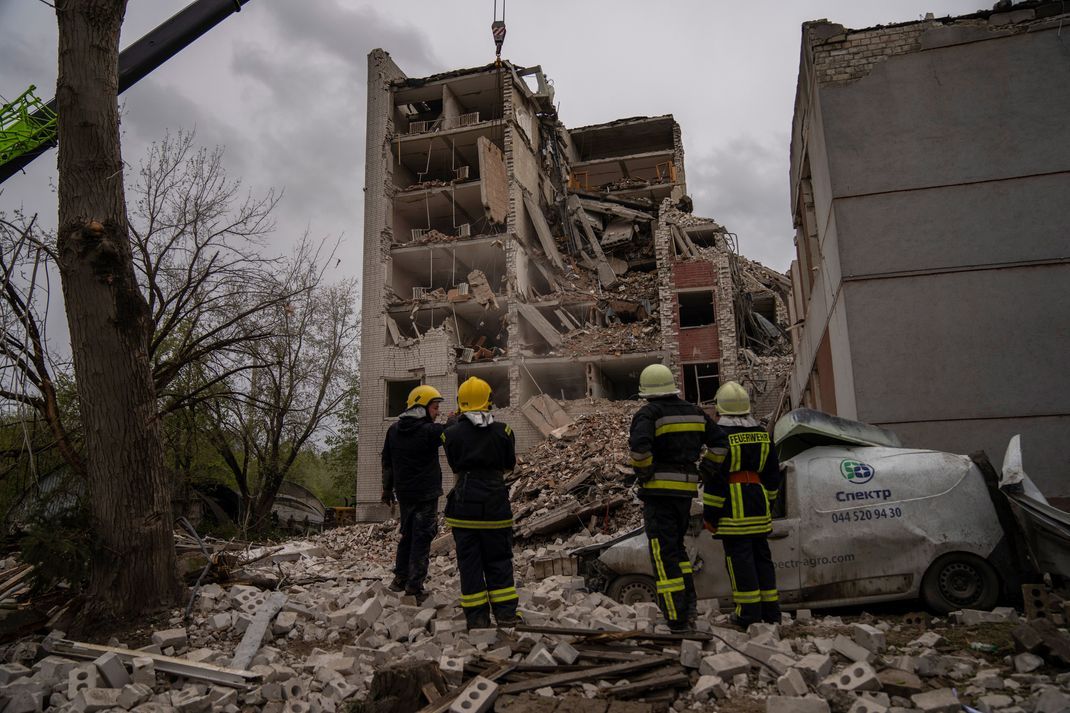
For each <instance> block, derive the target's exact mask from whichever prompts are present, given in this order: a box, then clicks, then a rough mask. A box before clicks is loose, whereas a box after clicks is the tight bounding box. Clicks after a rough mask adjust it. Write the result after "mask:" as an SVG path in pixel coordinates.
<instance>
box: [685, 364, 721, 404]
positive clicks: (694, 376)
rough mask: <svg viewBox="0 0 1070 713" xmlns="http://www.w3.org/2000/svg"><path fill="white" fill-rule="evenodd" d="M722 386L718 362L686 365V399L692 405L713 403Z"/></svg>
mask: <svg viewBox="0 0 1070 713" xmlns="http://www.w3.org/2000/svg"><path fill="white" fill-rule="evenodd" d="M720 385H721V381H720V374H719V370H718V368H717V362H709V363H706V364H684V398H685V399H687V400H688V401H690V402H691V403H693V404H701V403H709V402H712V401H713V399H714V397H715V396H716V395H717V387H718V386H720Z"/></svg>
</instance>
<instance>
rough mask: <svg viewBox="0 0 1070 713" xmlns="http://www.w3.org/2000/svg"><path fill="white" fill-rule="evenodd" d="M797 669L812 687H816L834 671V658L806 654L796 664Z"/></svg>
mask: <svg viewBox="0 0 1070 713" xmlns="http://www.w3.org/2000/svg"><path fill="white" fill-rule="evenodd" d="M795 668H797V669H799V673H801V674H802V676H803V678H804V679H805V680H806V682H807V683H809V684H810V685H811V686H816V685H817V684H818V682H819V681H821V680H822V679H823V678H825V677H826V676H828V675H829V673H830V672H831V671H832V657H831V656H829V655H828V654H806V656H803V657H802V658H801V659H799V660H798V661H796V662H795Z"/></svg>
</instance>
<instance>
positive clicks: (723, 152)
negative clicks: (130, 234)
mask: <svg viewBox="0 0 1070 713" xmlns="http://www.w3.org/2000/svg"><path fill="white" fill-rule="evenodd" d="M186 4H188V2H187V1H186V0H130V4H129V8H128V10H127V17H126V22H125V25H124V29H123V41H122V46H123V47H125V46H127V45H128V44H130V43H131V42H133V41H134V40H136V39H137V38H138V37H140V36H141V35H143V34H144V33H146V32H147V31H149V30H150V29H152V28H153V27H155V26H156V25H157V24H159V23H160V22H162V21H164V20H165V19H166V18H168V17H170V16H171V15H172V14H174V13H175V12H177V11H178V10H179V9H181V8H182V7H184V6H185V5H186ZM990 6H991V4H989V5H987V6H986V7H990ZM980 7H981V6H980V5H979V4H978V2H977V0H966V1H955V0H896V1H895V2H890V1H886V2H867V1H866V0H797V1H789V0H783V1H782V2H760V1H759V2H747V3H740V2H736V3H727V2H721V1H719V0H665V1H663V2H652V1H651V0H642V1H632V0H570V1H569V2H564V1H563V0H513V1H512V2H510V3H508V6H507V14H506V22H507V27H508V37H507V38H506V41H505V48H504V52H503V56H504V57H506V58H507V59H509V60H511V61H512V62H514V63H516V64H518V65H523V66H530V65H534V64H540V65H542V68H543V71H544V72H545V73H546V74H547V75H548V76H549V77H550V78H551V79H552V81H553V82H554V85H555V89H556V100H557V102H558V103H559V105H560V106H559V110H560V116H561V119H562V120H563V121H564V122H565V124H566V125H567V126H570V127H575V126H583V125H587V124H595V123H601V122H607V121H612V120H613V119H617V118H623V117H630V116H641V115H648V116H653V115H658V114H673V115H675V117H676V119H677V121H679V122H680V124H681V125H682V127H683V136H684V147H685V151H686V168H687V183H688V192H689V193H690V194H691V196H692V197H693V198H694V201H695V212H696V214H698V215H702V216H707V217H711V218H713V219H715V220H717V221H718V222H720V223H722V224H724V225H725V226H726V227H727V228H728V229H729V230H731V231H733V232H735V233H737V234H738V235H739V245H740V250H741V252H742V253H743V254H744V255H746V256H747V257H750V258H752V259H757V260H760V261H761V262H763V263H765V264H767V265H770V266H772V267H774V268H776V269H778V270H786V269H787V268H788V265H789V263H790V262H791V260H792V258H793V255H794V249H793V247H792V235H793V229H792V225H791V216H790V211H789V203H788V137H789V133H790V127H791V120H792V107H793V101H794V96H795V83H796V79H797V76H798V65H799V44H800V25H801V23H802V22H803V21H805V20H813V19H820V18H827V19H829V20H831V21H833V22H838V23H840V24H843V25H845V26H847V27H853V28H862V27H870V26H873V25H877V24H886V23H892V22H905V21H910V20H917V19H919V18H921V17H923V16H924V14H925V13H926V12H933V13H934V14H935V15H936V16H937V17H942V16H945V15H961V14H965V13H969V12H973V11H975V10H977V9H979V8H980ZM493 9H494V5H493V0H479V2H475V1H473V0H438V1H437V2H431V1H429V0H408V1H407V2H406V1H403V0H393V1H392V2H376V3H371V2H361V1H360V0H250V2H249V3H248V4H247V5H246V6H245V9H244V10H242V12H241V13H240V14H238V15H234V16H232V17H230V18H228V19H227V20H225V21H224V22H223V23H222V24H221V25H219V26H217V27H216V28H215V29H214V30H212V31H211V32H209V34H207V35H205V36H204V37H202V38H201V39H199V40H198V41H197V42H196V43H194V44H193V45H192V46H190V47H188V48H187V49H186V50H184V51H183V52H182V53H181V54H180V55H178V56H177V57H174V58H173V59H171V60H170V61H169V62H168V63H167V64H165V65H164V66H163V67H161V68H160V69H158V70H156V72H154V73H153V74H152V75H150V76H149V77H147V78H145V79H143V80H141V82H140V83H139V84H138V85H137V86H135V87H134V88H133V89H131V90H129V91H127V92H126V93H125V94H124V95H123V96H122V97H121V98H120V100H121V101H122V102H123V104H124V113H123V131H124V138H123V156H124V159H125V160H126V161H127V162H128V164H136V162H137V160H138V159H139V158H140V157H141V156H142V155H144V152H145V148H146V146H147V145H148V143H149V142H151V141H153V140H155V139H158V138H160V137H161V136H163V134H164V132H165V131H167V130H168V129H171V130H172V131H174V130H177V129H194V128H195V129H196V132H197V139H198V142H199V143H201V144H205V145H216V144H222V145H224V146H226V166H227V168H228V170H229V172H230V174H231V175H232V176H235V177H241V178H242V179H243V180H244V182H245V184H246V185H247V186H249V187H250V188H252V189H253V190H254V191H263V190H266V189H267V188H269V187H271V186H274V187H277V188H281V189H283V190H284V191H285V198H284V200H283V203H282V205H281V206H280V208H279V209H278V213H277V218H278V225H279V229H278V232H277V234H276V240H277V243H278V246H279V252H284V251H285V248H286V246H287V245H289V244H290V242H291V241H292V238H293V236H295V235H299V234H301V233H302V232H303V231H304V230H305V228H306V227H307V228H308V229H309V230H310V231H311V233H312V234H313V235H314V236H339V235H341V236H343V239H342V246H341V254H340V257H341V258H342V263H341V267H340V269H341V270H342V271H344V273H345V274H349V275H356V276H359V275H360V261H361V253H362V250H361V241H362V225H363V193H362V188H363V183H364V156H363V152H364V131H365V98H366V91H365V83H366V74H367V71H366V67H367V54H368V52H369V51H370V50H372V49H373V48H375V47H382V48H383V49H385V50H387V51H388V52H389V53H390V54H391V56H392V57H393V58H394V61H395V62H397V64H398V65H399V66H400V67H401V68H402V70H403V71H405V72H406V73H407V74H408V75H409V76H410V77H419V76H426V75H428V74H433V73H436V72H442V71H447V70H450V69H456V68H460V67H474V66H480V65H483V64H486V63H487V62H490V61H492V60H493V59H494V45H493V41H492V39H491V34H490V29H489V28H490V23H491V21H492V19H493ZM55 55H56V23H55V16H54V11H53V10H52V9H51V8H50V7H49V6H48V5H46V4H45V3H44V2H43V1H42V0H0V95H2V96H3V97H6V98H7V99H9V100H10V99H12V98H14V97H16V96H18V95H19V94H20V93H21V92H22V91H23V90H24V89H25V88H26V87H27V86H28V85H29V84H36V85H37V86H38V87H39V92H38V93H39V95H40V96H41V97H42V98H44V99H47V98H50V97H51V96H52V95H53V94H54V89H55V80H56V57H55ZM55 164H56V156H55V152H54V151H53V152H50V153H49V154H47V155H45V156H43V157H41V158H40V159H38V160H37V162H36V163H35V164H33V165H31V167H30V168H28V169H27V172H26V174H24V175H18V176H15V177H13V178H11V179H9V180H8V181H7V183H5V184H4V185H3V186H0V190H2V191H3V193H2V194H0V210H10V209H11V208H13V207H17V206H19V205H22V206H24V207H25V208H26V209H28V210H30V211H36V212H40V213H41V216H42V218H43V219H44V220H45V222H46V223H47V224H49V225H52V224H54V223H55V212H56V207H55V195H54V192H53V191H52V186H53V185H54V174H55ZM874 170H878V167H875V169H874Z"/></svg>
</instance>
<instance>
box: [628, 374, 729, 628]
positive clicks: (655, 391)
mask: <svg viewBox="0 0 1070 713" xmlns="http://www.w3.org/2000/svg"><path fill="white" fill-rule="evenodd" d="M679 393H680V392H679V390H677V388H676V384H675V382H674V381H673V375H672V372H671V371H670V370H669V368H668V367H666V366H665V365H663V364H651V365H650V366H648V367H646V368H645V369H643V371H642V373H641V374H640V375H639V396H640V397H642V398H644V399H646V403H645V404H644V405H643V406H642V408H640V409H639V411H638V412H636V414H635V416H634V417H633V418H632V426H631V432H630V434H629V437H628V445H629V448H630V449H631V465H632V467H633V468H634V469H635V472H636V477H637V480H638V482H639V498H640V499H641V500H642V501H643V524H644V526H645V528H646V535H647V539H648V540H649V541H650V560H651V562H652V563H653V567H654V573H655V575H656V584H657V594H658V596H657V601H658V606H659V607H660V608H661V612H662V614H663V615H664V616H665V620H666V621H667V622H668V624H669V629H671V630H674V631H678V632H679V631H686V630H688V629H690V628H693V627H694V624H695V616H696V614H697V606H696V605H697V601H696V598H695V581H694V577H693V576H692V566H691V561H690V560H689V559H688V556H687V550H685V549H684V536H685V535H686V534H687V529H688V524H689V522H690V520H691V502H692V500H693V499H694V498H695V496H696V494H697V493H698V484H699V480H700V468H708V467H712V466H713V465H714V464H716V463H720V461H721V460H723V458H724V453H725V443H724V434H723V433H722V432H721V429H720V428H718V427H717V424H715V423H714V422H713V420H711V419H710V417H709V416H707V415H706V413H705V412H704V411H703V410H702V409H700V408H699V407H698V406H696V405H695V404H692V403H690V402H688V401H685V400H684V399H682V398H680V396H679ZM704 447H705V454H703V448H704ZM700 457H701V459H702V463H703V465H702V466H700V465H699V459H700Z"/></svg>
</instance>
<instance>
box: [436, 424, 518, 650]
mask: <svg viewBox="0 0 1070 713" xmlns="http://www.w3.org/2000/svg"><path fill="white" fill-rule="evenodd" d="M442 443H443V445H444V450H445V452H446V460H447V461H448V462H449V464H450V468H451V469H452V470H453V472H454V473H455V474H456V476H457V481H456V483H455V484H454V486H453V490H451V491H450V493H449V495H448V496H447V498H446V509H445V515H446V524H447V525H449V526H450V527H451V528H452V529H453V539H454V542H455V543H456V545H457V569H458V572H459V575H460V580H461V608H462V609H463V610H464V615H465V619H466V620H467V622H468V627H469V628H470V629H471V628H482V627H489V626H490V612H491V611H493V612H494V618H495V620H496V621H497V622H498V624H501V625H506V624H512V623H515V622H516V619H517V613H516V606H517V598H518V597H517V592H516V586H515V582H514V579H513V511H512V508H511V507H510V505H509V488H508V486H506V485H505V482H504V474H505V473H506V472H507V471H511V470H513V468H515V467H516V445H515V442H514V438H513V431H512V429H510V428H509V426H507V425H505V424H504V423H501V422H497V421H494V419H493V417H492V416H491V414H490V413H489V412H485V411H476V412H469V413H463V414H461V415H460V416H459V417H458V419H457V423H456V424H454V425H452V426H450V427H449V428H447V429H446V430H445V432H444V433H443V434H442Z"/></svg>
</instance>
